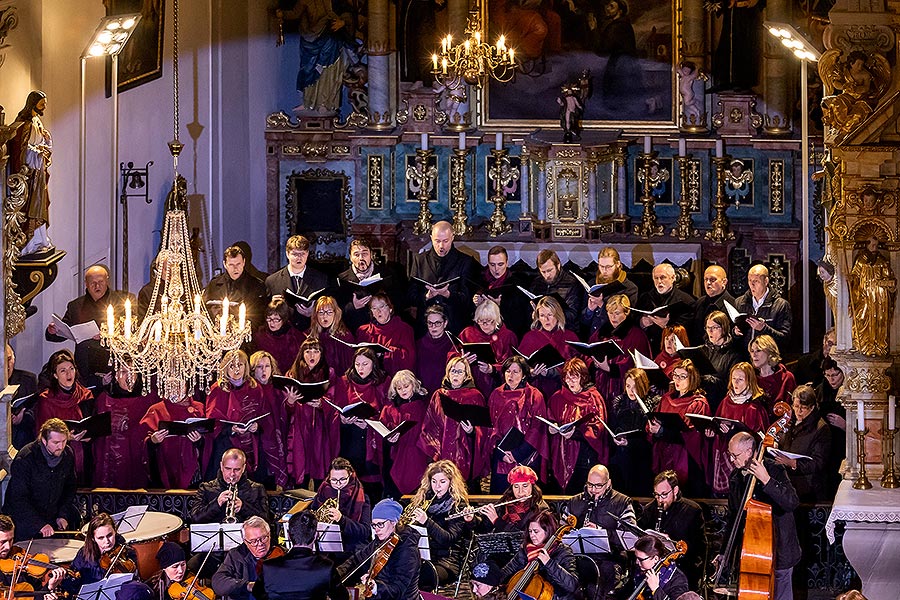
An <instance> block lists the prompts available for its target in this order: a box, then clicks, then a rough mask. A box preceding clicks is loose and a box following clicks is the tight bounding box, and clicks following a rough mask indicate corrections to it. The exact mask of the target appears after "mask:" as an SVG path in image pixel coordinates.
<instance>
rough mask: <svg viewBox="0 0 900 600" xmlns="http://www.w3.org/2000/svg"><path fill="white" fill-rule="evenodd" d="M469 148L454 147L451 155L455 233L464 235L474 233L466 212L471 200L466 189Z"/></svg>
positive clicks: (451, 205) (451, 206) (451, 198)
mask: <svg viewBox="0 0 900 600" xmlns="http://www.w3.org/2000/svg"><path fill="white" fill-rule="evenodd" d="M468 154H469V150H468V149H466V148H463V149H459V148H454V149H453V156H451V157H450V208H451V209H452V211H453V235H455V236H458V237H462V236H464V235H469V234H470V233H472V226H471V225H469V217H468V214H467V213H466V205H467V204H468V202H469V194H468V192H467V191H466V157H467V156H468Z"/></svg>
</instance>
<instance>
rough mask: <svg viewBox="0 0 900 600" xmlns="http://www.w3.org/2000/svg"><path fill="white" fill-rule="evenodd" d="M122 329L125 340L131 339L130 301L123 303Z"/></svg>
mask: <svg viewBox="0 0 900 600" xmlns="http://www.w3.org/2000/svg"><path fill="white" fill-rule="evenodd" d="M122 327H123V329H124V330H125V339H126V340H128V339H131V300H126V301H125V322H124V323H123V324H122Z"/></svg>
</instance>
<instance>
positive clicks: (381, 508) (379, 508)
mask: <svg viewBox="0 0 900 600" xmlns="http://www.w3.org/2000/svg"><path fill="white" fill-rule="evenodd" d="M401 514H403V507H402V506H400V503H399V502H397V501H396V500H392V499H390V498H385V499H384V500H382V501H381V502H379V503H378V504H376V505H375V508H373V509H372V520H373V521H374V520H375V519H378V520H381V521H394V522H395V523H396V522H397V521H399V520H400V515H401Z"/></svg>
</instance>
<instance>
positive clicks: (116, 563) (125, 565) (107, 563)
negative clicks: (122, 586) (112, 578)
mask: <svg viewBox="0 0 900 600" xmlns="http://www.w3.org/2000/svg"><path fill="white" fill-rule="evenodd" d="M127 549H128V546H126V545H125V544H119V545H118V546H115V547H114V548H112V549H111V550H107V551H106V552H104V553H103V554H101V555H100V568H101V569H103V570H104V571H106V575H107V576H109V575H112V574H114V573H135V572H137V563H135V561H134V560H132V559H130V558H128V557H127V556H125V551H126V550H127Z"/></svg>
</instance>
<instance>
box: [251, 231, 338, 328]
mask: <svg viewBox="0 0 900 600" xmlns="http://www.w3.org/2000/svg"><path fill="white" fill-rule="evenodd" d="M284 254H285V256H287V259H288V264H287V265H285V266H284V267H282V268H281V269H278V270H277V271H275V272H274V273H272V274H271V275H269V276H268V277H266V294H268V296H269V300H271V299H272V298H274V297H275V296H279V297H281V298H284V300H285V302H287V303H288V304H291V305H293V306H294V308H295V310H294V312H293V313H292V322H293V323H294V327H296V328H297V329H299V330H300V331H306V330H307V329H309V323H310V317H311V316H312V311H313V304H314V302H311V303H308V304H303V303H302V302H296V303H295V302H294V301H293V300H291V298H290V297H289V296H288V295H287V294H285V290H290V291H291V292H293V293H294V294H297V295H298V296H303V297H306V298H309V297H310V296H311V295H314V294H315V293H316V292H318V291H319V290H322V289H324V290H325V291H326V292H327V291H328V277H327V276H326V275H325V273H322V272H321V271H317V270H316V269H314V268H312V267H310V266H308V265H307V264H306V262H307V260H308V259H309V240H308V239H306V238H305V237H303V236H302V235H292V236H291V237H289V238H288V241H287V242H285V244H284Z"/></svg>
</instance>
